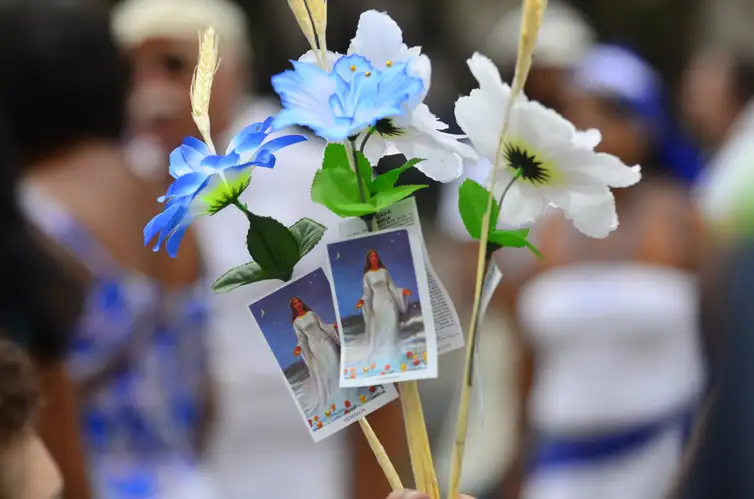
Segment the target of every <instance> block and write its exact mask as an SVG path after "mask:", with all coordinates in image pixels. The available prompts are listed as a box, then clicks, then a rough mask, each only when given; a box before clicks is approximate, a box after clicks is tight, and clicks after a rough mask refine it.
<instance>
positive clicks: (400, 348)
mask: <svg viewBox="0 0 754 499" xmlns="http://www.w3.org/2000/svg"><path fill="white" fill-rule="evenodd" d="M327 255H328V263H329V265H330V269H329V270H330V275H331V281H332V289H333V294H334V295H335V306H336V312H337V314H338V324H339V327H340V330H339V332H340V337H341V343H342V345H343V348H342V349H341V359H340V368H341V372H340V374H341V380H340V386H342V387H355V386H369V385H372V384H374V383H387V382H397V381H409V380H415V379H427V378H435V377H437V337H436V335H435V329H434V323H433V318H432V308H431V304H430V298H429V288H428V284H427V271H426V270H425V267H424V253H423V251H422V247H421V243H420V240H419V239H418V238H416V236H413V235H411V232H410V231H408V230H406V229H397V230H387V231H380V232H375V233H372V234H368V235H365V236H360V237H355V238H352V239H347V240H345V241H339V242H335V243H330V244H328V245H327Z"/></svg>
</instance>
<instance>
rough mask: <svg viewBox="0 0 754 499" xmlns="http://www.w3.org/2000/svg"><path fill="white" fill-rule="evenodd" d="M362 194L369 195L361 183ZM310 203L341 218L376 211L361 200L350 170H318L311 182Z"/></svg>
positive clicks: (354, 175)
mask: <svg viewBox="0 0 754 499" xmlns="http://www.w3.org/2000/svg"><path fill="white" fill-rule="evenodd" d="M362 187H363V189H364V194H365V195H369V191H368V190H367V186H366V185H365V184H364V183H363V182H362ZM312 201H314V202H315V203H319V204H321V205H324V206H326V207H327V208H328V209H329V210H330V211H332V212H333V213H335V214H336V215H338V216H341V217H360V216H362V215H367V214H369V213H374V212H376V211H377V209H376V208H375V207H374V206H373V205H372V204H370V203H369V202H368V201H369V200H368V199H367V202H366V203H364V202H362V200H361V194H360V192H359V184H358V183H357V181H356V174H355V173H354V172H353V171H351V170H350V169H348V170H345V169H341V168H328V169H325V170H320V171H318V172H317V174H316V175H315V176H314V182H312Z"/></svg>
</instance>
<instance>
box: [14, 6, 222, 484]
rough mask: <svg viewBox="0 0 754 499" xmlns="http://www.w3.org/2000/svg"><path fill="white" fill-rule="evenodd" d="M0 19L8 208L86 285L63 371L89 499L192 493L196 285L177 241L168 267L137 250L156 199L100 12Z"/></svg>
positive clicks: (204, 289) (203, 415) (198, 395)
mask: <svg viewBox="0 0 754 499" xmlns="http://www.w3.org/2000/svg"><path fill="white" fill-rule="evenodd" d="M3 15H4V16H5V15H8V16H11V15H12V16H14V17H12V18H11V19H12V21H13V22H12V23H8V26H7V29H6V30H4V36H8V37H9V38H10V39H12V40H13V42H12V43H9V44H5V45H4V46H3V47H4V52H3V53H4V54H5V57H4V58H3V61H4V64H5V67H6V70H7V71H6V72H4V73H3V77H2V86H0V88H1V89H2V101H3V102H4V103H5V107H6V112H7V115H8V121H9V126H10V128H11V130H12V132H13V138H14V139H15V145H16V146H17V147H18V150H19V153H20V156H21V166H22V167H23V173H24V179H23V185H22V190H21V198H20V200H19V201H20V202H21V203H22V205H23V208H24V212H25V215H26V216H27V218H28V219H29V220H30V221H31V222H32V223H33V224H34V225H35V226H36V228H37V229H39V230H40V231H41V232H43V233H44V234H45V235H46V236H47V237H48V238H49V239H50V240H51V241H52V244H51V245H52V246H55V247H56V248H57V250H58V252H60V251H63V252H64V253H66V256H67V257H69V258H70V257H73V259H74V261H77V262H78V263H79V264H80V265H79V267H81V274H82V276H81V277H82V280H83V281H85V286H86V289H85V303H84V307H83V311H82V312H81V314H80V315H79V316H78V318H77V320H76V324H75V326H74V329H73V331H72V341H71V345H70V348H69V351H68V355H67V368H68V371H69V373H70V377H71V379H72V380H73V382H74V384H75V386H76V389H77V396H78V402H79V412H80V417H81V421H80V425H81V430H82V435H83V440H84V446H85V452H86V458H87V464H88V470H89V472H90V480H91V482H92V486H93V489H94V496H95V497H99V498H103V499H126V498H128V499H153V498H157V497H164V495H163V494H165V493H167V491H168V490H170V488H171V486H173V485H176V484H187V485H188V484H190V487H191V489H194V490H199V489H200V488H201V486H202V483H203V478H202V477H203V474H202V472H201V469H200V461H201V457H202V452H203V447H204V446H203V440H204V439H203V435H204V434H205V431H204V430H205V429H208V426H207V424H208V423H209V421H210V420H211V418H210V417H209V412H208V411H207V409H209V407H210V405H211V404H210V403H209V402H210V401H211V391H212V387H211V383H210V378H209V373H208V369H207V367H208V366H207V356H206V353H207V349H206V345H205V340H206V338H205V333H206V329H207V295H208V294H209V288H208V285H207V283H205V282H203V280H201V279H200V275H201V261H200V258H199V257H198V251H197V250H196V244H193V237H192V235H191V234H188V235H189V239H188V244H186V245H184V246H183V248H182V249H183V250H184V253H183V254H182V255H181V256H182V258H179V259H175V260H172V259H169V258H168V257H167V256H165V255H161V254H156V253H153V252H152V251H150V250H149V249H148V248H144V247H143V241H142V238H141V233H142V230H143V227H144V225H145V223H146V222H147V221H149V219H150V218H151V217H152V216H154V215H155V213H156V212H157V211H158V210H159V206H158V205H157V203H155V201H154V200H155V198H156V195H157V192H156V191H154V190H152V189H150V186H149V185H148V184H146V183H145V182H143V181H141V180H140V179H139V178H138V177H137V176H136V175H134V174H133V173H132V172H131V171H130V170H129V169H128V168H127V165H126V162H125V158H124V154H123V147H122V143H121V139H122V134H123V133H124V129H125V114H126V109H125V107H126V106H125V105H126V95H127V91H128V83H129V79H128V67H127V63H126V61H125V58H124V57H123V56H122V55H121V53H120V51H119V50H118V48H117V47H116V44H115V41H114V39H113V37H112V34H111V32H110V22H109V17H108V12H107V11H106V10H104V9H103V8H101V7H98V6H96V5H92V4H91V2H88V1H87V0H45V1H36V0H24V1H18V2H15V1H14V2H5V3H3ZM40 75H54V76H51V77H50V79H46V78H41V77H40ZM184 242H185V241H184ZM179 497H181V499H191V498H192V497H193V496H192V495H189V494H182V495H179Z"/></svg>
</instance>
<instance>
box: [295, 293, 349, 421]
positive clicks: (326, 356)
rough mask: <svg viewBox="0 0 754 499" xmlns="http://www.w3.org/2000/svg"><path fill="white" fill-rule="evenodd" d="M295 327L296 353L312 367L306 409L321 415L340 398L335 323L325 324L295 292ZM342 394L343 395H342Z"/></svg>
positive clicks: (306, 394)
mask: <svg viewBox="0 0 754 499" xmlns="http://www.w3.org/2000/svg"><path fill="white" fill-rule="evenodd" d="M290 306H291V314H292V317H291V318H292V320H293V329H294V330H295V331H296V338H297V339H298V346H297V347H296V351H295V353H296V355H297V356H298V355H301V358H302V359H303V360H304V364H306V367H307V369H309V381H308V388H307V389H306V392H305V398H306V402H305V403H304V406H305V410H306V412H307V413H311V415H320V414H322V413H324V412H325V411H326V410H328V409H330V410H332V409H331V405H333V404H335V405H336V407H337V405H338V401H337V400H336V399H337V398H338V396H339V395H340V394H339V393H338V391H339V390H340V388H339V384H338V383H339V380H338V373H339V372H340V340H339V339H338V331H337V330H336V329H335V326H334V325H332V324H325V323H324V322H322V319H321V318H320V317H319V315H317V313H316V312H314V311H313V310H312V309H311V308H309V306H308V305H307V304H306V303H304V302H303V300H301V298H299V297H297V296H294V297H293V298H291V301H290ZM341 398H342V396H341Z"/></svg>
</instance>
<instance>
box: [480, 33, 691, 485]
mask: <svg viewBox="0 0 754 499" xmlns="http://www.w3.org/2000/svg"><path fill="white" fill-rule="evenodd" d="M567 92H568V93H567V96H566V97H567V98H566V99H565V100H564V114H565V116H566V117H567V118H568V119H570V120H571V121H572V122H573V123H574V124H575V125H576V127H577V128H579V129H587V128H597V129H599V130H600V131H601V134H602V141H601V143H600V146H599V147H598V150H600V151H602V152H607V153H612V154H615V155H617V156H618V157H619V158H620V159H621V160H622V161H623V162H624V163H626V164H629V165H632V164H641V165H642V176H643V179H642V180H641V182H640V183H639V184H637V185H636V186H634V187H633V188H631V189H618V190H616V191H614V196H615V200H616V206H617V210H618V212H619V213H620V221H621V225H620V228H619V230H617V231H616V232H614V233H613V234H611V235H610V237H609V238H607V239H604V240H594V239H588V238H586V237H584V236H583V235H581V234H579V233H578V232H576V231H575V229H573V228H572V227H571V225H570V223H569V222H568V221H566V220H565V219H564V218H563V216H562V214H561V213H559V212H558V210H554V209H553V210H550V211H548V212H547V214H546V215H545V218H544V219H543V220H540V221H539V222H538V223H537V224H536V225H535V226H534V228H533V230H532V234H531V237H532V239H533V242H534V243H535V244H536V245H537V246H538V247H539V249H540V250H541V251H542V253H543V254H544V255H545V257H546V258H545V260H544V261H543V262H538V261H537V260H536V258H535V257H533V256H531V255H529V254H527V253H524V252H522V251H520V250H514V249H505V250H503V251H502V252H500V253H499V258H498V262H499V265H500V266H501V269H502V271H503V275H504V277H503V281H502V286H501V287H502V288H503V291H504V293H502V295H503V296H504V297H505V303H504V304H505V305H506V307H507V310H508V311H509V313H510V315H511V317H513V318H515V321H516V323H517V328H516V329H517V330H518V331H520V333H521V342H522V344H523V345H524V346H525V349H524V356H523V359H522V362H521V363H520V365H521V366H522V372H521V381H522V382H521V387H520V396H521V404H522V405H521V410H522V417H521V421H522V425H523V426H522V428H521V434H522V435H523V436H522V441H521V443H520V452H519V459H518V461H517V463H516V465H515V466H514V467H513V468H512V469H511V477H516V476H517V478H512V479H511V485H512V489H514V490H516V492H517V493H520V494H521V495H520V497H523V498H524V499H608V498H609V499H637V498H641V499H663V498H664V497H666V494H667V493H668V491H669V490H670V489H671V487H672V486H673V483H674V480H675V479H676V475H677V473H678V471H679V468H680V466H681V462H682V456H683V453H684V448H685V443H686V439H687V436H688V433H689V430H690V428H691V425H692V422H693V420H694V416H695V415H696V413H697V409H698V406H699V403H700V398H701V396H702V393H703V391H704V388H705V369H704V360H703V349H702V346H701V343H702V342H701V338H700V334H699V327H698V321H697V312H698V311H697V302H698V299H699V297H698V295H699V290H698V285H697V272H698V270H699V268H700V266H701V264H702V261H703V258H704V255H703V251H702V247H703V245H702V237H703V236H702V231H701V225H700V223H699V220H698V217H697V216H696V214H695V210H694V209H693V202H692V200H691V196H690V194H689V192H688V190H689V189H688V188H687V186H685V185H684V179H685V178H688V177H687V175H688V173H687V172H684V171H682V170H680V168H681V166H688V163H686V162H685V161H686V160H685V158H688V157H691V158H692V159H693V158H695V157H696V156H695V151H694V150H693V148H691V147H690V146H689V145H688V142H687V141H686V138H685V137H684V136H683V135H682V134H681V133H680V132H678V131H677V129H674V127H673V122H672V121H671V120H670V119H669V117H668V114H667V109H666V107H665V103H664V95H663V93H664V89H663V85H662V81H661V79H660V77H659V76H658V75H657V73H656V72H655V71H654V70H653V69H652V68H651V67H650V66H649V65H648V64H647V63H646V62H645V61H644V60H642V59H641V58H640V57H639V56H638V55H636V54H635V53H633V52H632V51H630V50H628V49H626V48H623V47H619V46H614V45H598V46H596V47H594V48H592V49H591V50H589V51H588V52H587V53H586V54H585V55H584V57H583V58H582V59H581V61H580V62H579V63H578V64H577V65H576V67H575V68H574V72H573V75H572V77H571V79H570V82H569V84H568V88H567ZM482 169H483V168H482ZM481 178H484V172H482V174H481ZM507 492H509V493H510V492H511V490H508V491H507Z"/></svg>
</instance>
